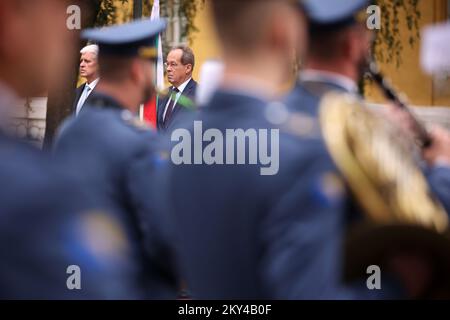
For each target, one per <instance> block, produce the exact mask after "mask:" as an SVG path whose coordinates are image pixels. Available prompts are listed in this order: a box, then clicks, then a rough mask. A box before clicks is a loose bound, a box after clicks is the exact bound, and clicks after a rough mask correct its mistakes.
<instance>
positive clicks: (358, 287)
mask: <svg viewBox="0 0 450 320" xmlns="http://www.w3.org/2000/svg"><path fill="white" fill-rule="evenodd" d="M316 1H317V0H316ZM212 5H213V15H214V20H215V24H216V29H217V31H218V35H219V38H220V41H221V43H222V47H223V54H222V57H223V60H224V65H225V69H224V74H223V82H222V84H221V86H220V88H219V89H218V90H217V92H216V93H215V94H214V95H213V97H212V99H211V101H210V103H209V104H208V105H207V106H206V107H205V108H202V109H201V110H199V111H198V113H197V114H192V115H191V118H190V119H184V122H183V126H179V127H177V128H172V130H171V131H170V132H168V134H169V137H170V140H171V148H170V154H171V158H170V160H168V161H167V162H166V163H165V166H163V167H162V172H164V171H165V174H164V175H163V176H164V184H161V186H162V187H161V188H160V193H161V194H160V203H162V204H164V205H163V206H162V207H161V208H160V210H161V211H162V212H165V213H166V214H167V216H169V217H171V225H172V226H173V228H174V230H173V231H172V232H171V234H173V235H174V247H175V248H176V252H177V261H178V262H179V266H180V270H181V272H182V276H183V277H184V278H185V279H186V282H187V285H188V287H189V289H190V290H191V292H192V296H193V297H194V298H203V299H261V298H265V299H358V298H387V297H399V296H401V291H402V290H401V289H400V287H397V285H396V284H395V282H389V281H386V280H387V278H388V277H387V276H386V277H383V285H382V289H381V290H375V291H370V290H368V289H367V287H366V280H365V279H361V281H360V282H356V283H352V284H345V283H344V282H343V280H342V266H343V248H342V243H343V240H344V234H345V225H346V221H347V219H348V217H347V207H346V204H347V201H346V199H347V193H346V190H345V188H344V186H343V180H342V178H341V177H340V175H339V173H338V172H337V170H336V168H335V166H334V164H333V162H332V160H331V159H330V157H329V155H328V152H327V150H326V148H325V146H324V144H323V142H322V140H321V137H320V134H318V130H317V129H318V123H317V121H316V120H315V119H314V117H311V116H310V115H308V114H307V113H306V112H295V113H293V112H291V111H289V110H288V109H287V107H286V106H285V105H283V104H280V103H274V102H273V101H274V100H275V99H276V98H277V95H278V94H279V92H280V88H281V87H283V85H284V84H285V83H286V81H288V77H289V71H290V70H291V68H292V55H291V53H292V52H293V51H294V50H296V51H297V52H299V53H302V52H303V50H304V44H305V43H306V41H305V38H306V34H305V31H306V23H305V21H306V19H305V16H304V12H303V11H302V8H301V6H300V4H299V3H293V2H292V1H288V0H286V1H284V0H283V1H280V0H268V1H267V0H266V1H245V2H243V1H230V0H215V1H212ZM386 272H387V270H386ZM394 274H395V272H394ZM400 283H403V282H400Z"/></svg>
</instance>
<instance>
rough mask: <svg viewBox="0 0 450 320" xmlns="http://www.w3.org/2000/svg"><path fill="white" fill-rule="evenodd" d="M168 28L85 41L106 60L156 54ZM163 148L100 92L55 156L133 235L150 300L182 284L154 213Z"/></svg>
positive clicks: (102, 33)
mask: <svg viewBox="0 0 450 320" xmlns="http://www.w3.org/2000/svg"><path fill="white" fill-rule="evenodd" d="M164 28H165V23H164V22H162V21H152V22H150V21H149V20H144V21H139V22H134V23H131V24H127V25H122V26H116V27H111V28H107V29H102V30H89V31H87V32H85V34H84V36H85V37H87V38H90V39H91V40H94V41H96V42H97V43H98V44H99V47H100V54H99V59H100V61H101V59H102V57H104V56H107V55H119V56H128V57H130V56H131V57H133V56H137V55H139V56H140V55H141V53H142V52H144V53H146V52H147V53H150V54H151V53H152V50H151V49H152V48H154V43H155V41H154V40H155V37H156V35H157V34H158V33H159V32H160V31H162V30H163V29H164ZM143 48H145V49H146V50H144V51H143ZM148 49H150V50H148ZM152 57H154V56H151V55H149V56H147V57H144V58H150V59H151V58H152ZM157 149H158V148H157V147H156V134H155V133H154V132H153V130H151V129H150V128H149V127H147V126H146V125H145V124H143V123H142V122H140V121H139V119H137V117H136V116H135V115H134V114H132V113H131V112H130V111H128V110H126V108H125V107H124V106H122V105H121V104H120V103H119V102H118V101H116V100H115V99H114V98H113V97H111V96H108V95H106V94H103V93H102V92H101V88H100V87H99V88H98V90H97V92H95V93H93V94H92V97H91V98H90V101H89V102H88V103H87V104H86V105H85V106H84V108H83V110H82V112H80V114H79V116H78V117H77V118H71V119H69V120H67V122H66V123H64V124H63V126H62V129H61V132H60V135H59V136H58V138H57V142H56V145H55V154H56V156H58V158H60V159H63V162H64V163H65V164H66V168H67V170H70V171H72V172H75V173H76V174H77V175H78V176H79V177H80V179H82V180H83V181H84V182H85V183H86V184H88V185H90V186H92V187H93V188H94V189H95V190H97V192H98V193H100V194H102V195H103V196H104V197H105V198H106V201H107V202H108V204H109V205H110V206H111V207H113V208H114V209H115V210H116V211H117V212H118V213H119V215H120V217H121V219H122V220H123V221H124V222H125V223H126V225H127V226H128V228H129V230H131V232H132V234H133V242H132V243H133V251H134V253H135V258H136V261H137V269H138V270H139V272H140V278H141V280H140V282H141V283H142V284H143V286H144V287H145V288H146V291H147V292H146V293H147V297H148V298H158V299H161V298H162V299H165V298H175V297H176V286H177V279H176V277H175V272H174V269H173V266H172V264H171V256H170V248H169V247H168V245H167V243H168V241H167V240H166V239H167V235H166V234H165V232H164V230H165V229H166V227H165V222H164V217H162V216H157V213H156V212H155V211H154V210H153V209H152V207H153V206H154V203H155V202H156V201H158V198H157V196H156V193H157V192H158V190H157V189H156V188H155V185H154V184H153V179H154V174H155V172H154V171H155V168H157V166H158V162H159V159H160V155H159V153H158V152H157Z"/></svg>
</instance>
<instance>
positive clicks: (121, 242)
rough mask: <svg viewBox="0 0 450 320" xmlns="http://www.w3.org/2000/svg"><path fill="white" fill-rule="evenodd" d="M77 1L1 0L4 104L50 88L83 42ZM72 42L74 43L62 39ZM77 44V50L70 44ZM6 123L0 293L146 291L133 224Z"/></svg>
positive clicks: (1, 138) (0, 163) (1, 109)
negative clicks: (75, 21)
mask: <svg viewBox="0 0 450 320" xmlns="http://www.w3.org/2000/svg"><path fill="white" fill-rule="evenodd" d="M67 5H68V2H66V1H61V0H36V1H25V0H24V1H20V0H19V1H18V0H2V1H0V113H1V121H2V124H3V123H5V122H7V121H8V119H7V118H6V116H7V113H8V109H10V108H13V107H16V106H17V105H18V101H17V97H18V96H21V97H32V96H33V95H35V94H37V93H41V92H44V91H45V90H46V89H48V85H49V84H50V83H51V82H52V81H57V78H56V79H55V78H54V77H55V76H56V75H57V74H58V70H60V69H61V66H62V65H64V63H65V61H64V58H65V57H68V56H70V51H71V50H72V49H73V48H72V46H71V45H70V44H71V43H72V41H71V39H70V38H68V34H69V32H68V31H67V29H66V28H65V17H66V15H65V13H66V8H67ZM61 43H64V46H61V45H60V44H61ZM66 50H67V51H66ZM3 129H4V128H3V127H2V132H1V133H0V185H1V187H0V239H1V240H0V260H1V265H2V266H1V269H0V298H1V299H46V298H51V299H115V298H139V297H142V295H141V293H140V292H139V290H138V289H137V288H138V287H139V284H138V282H136V281H135V280H136V277H134V276H133V275H134V274H135V271H134V268H135V266H134V265H133V260H132V252H131V247H130V242H129V238H128V236H127V234H126V230H125V229H124V228H123V226H122V224H121V223H120V221H119V220H117V219H116V218H115V217H114V216H112V215H111V214H110V213H109V212H106V211H105V210H104V207H105V206H104V204H103V201H101V200H100V198H99V197H98V195H96V194H95V192H94V190H92V189H90V188H89V186H87V185H81V184H80V183H78V182H76V181H75V180H74V179H73V178H72V177H69V176H68V175H66V174H62V171H61V170H58V168H57V164H56V163H51V162H49V160H48V159H47V158H45V156H44V155H42V154H40V153H39V152H38V151H37V150H35V149H33V148H31V147H29V146H27V145H22V144H21V143H19V142H17V141H15V140H13V139H12V138H9V137H7V135H6V134H5V132H4V131H3Z"/></svg>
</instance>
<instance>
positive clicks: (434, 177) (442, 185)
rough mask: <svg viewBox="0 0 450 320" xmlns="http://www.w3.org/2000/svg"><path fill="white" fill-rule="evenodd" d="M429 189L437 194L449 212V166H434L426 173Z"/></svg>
mask: <svg viewBox="0 0 450 320" xmlns="http://www.w3.org/2000/svg"><path fill="white" fill-rule="evenodd" d="M427 178H428V182H429V183H430V186H431V189H432V190H433V191H434V193H435V194H436V195H437V197H438V198H439V200H440V201H441V203H442V205H443V206H444V208H445V210H447V213H449V214H450V167H449V166H436V167H433V168H430V169H429V170H428V173H427Z"/></svg>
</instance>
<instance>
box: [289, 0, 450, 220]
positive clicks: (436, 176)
mask: <svg viewBox="0 0 450 320" xmlns="http://www.w3.org/2000/svg"><path fill="white" fill-rule="evenodd" d="M368 3H369V1H367V0H356V1H343V2H342V3H341V4H340V5H337V3H336V2H334V1H310V2H308V5H307V8H308V10H309V13H310V16H311V23H312V30H311V36H312V37H314V32H327V31H328V30H331V31H336V29H338V28H342V27H345V26H346V25H349V24H351V23H354V22H355V21H356V20H355V16H354V15H355V13H356V12H358V11H359V10H360V9H361V8H363V7H364V6H366V5H368ZM327 7H328V8H332V11H333V12H334V13H333V14H332V15H333V18H332V19H328V14H327V15H324V14H323V12H324V10H326V8H327ZM331 91H337V92H343V93H349V94H353V95H355V96H358V97H359V96H360V95H359V90H358V87H357V84H356V83H355V82H354V81H353V80H351V79H349V78H347V77H345V76H343V75H339V74H336V73H332V72H327V71H325V70H320V71H319V70H305V71H303V72H301V74H300V78H299V81H298V82H297V85H296V86H295V88H294V89H293V90H292V92H291V93H290V94H289V95H288V96H287V97H286V98H285V99H284V102H285V103H286V105H288V106H289V108H290V109H292V110H294V111H301V112H305V113H307V114H309V115H311V116H314V117H317V116H318V111H319V104H320V101H321V98H322V97H323V96H324V95H325V94H326V93H329V92H331ZM449 171H450V170H449V169H448V168H444V167H438V168H433V167H431V168H426V169H425V170H424V173H425V174H426V177H427V179H428V182H429V184H430V187H431V188H432V190H433V191H434V192H435V194H436V195H437V196H438V198H439V200H440V201H441V202H442V204H443V205H444V207H445V209H446V211H447V212H448V213H449V214H450V196H449V194H450V193H449V189H448V185H450V173H449Z"/></svg>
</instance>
